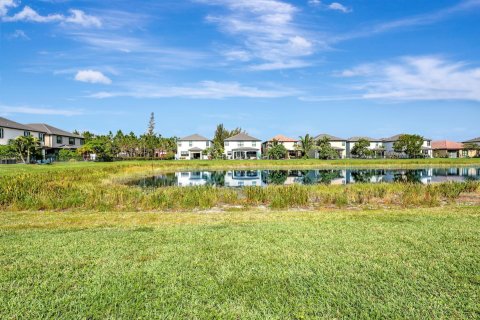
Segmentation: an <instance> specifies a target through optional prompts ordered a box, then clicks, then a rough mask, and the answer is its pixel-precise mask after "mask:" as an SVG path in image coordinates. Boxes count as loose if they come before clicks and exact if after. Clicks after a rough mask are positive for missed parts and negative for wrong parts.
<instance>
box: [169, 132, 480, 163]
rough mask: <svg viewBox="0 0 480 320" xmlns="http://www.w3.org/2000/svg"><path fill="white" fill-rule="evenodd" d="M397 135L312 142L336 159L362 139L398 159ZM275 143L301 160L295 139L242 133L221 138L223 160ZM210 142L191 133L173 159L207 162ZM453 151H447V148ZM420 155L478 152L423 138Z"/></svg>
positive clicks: (255, 154)
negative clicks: (327, 147) (326, 148)
mask: <svg viewBox="0 0 480 320" xmlns="http://www.w3.org/2000/svg"><path fill="white" fill-rule="evenodd" d="M401 136H402V135H401V134H398V135H395V136H392V137H389V138H380V139H379V138H371V137H351V138H348V139H344V138H340V137H336V136H333V135H329V134H319V135H317V136H316V137H315V138H314V141H315V142H316V141H319V140H322V139H324V138H327V139H328V141H329V143H330V145H331V147H332V148H333V149H335V150H336V151H337V152H338V157H339V158H340V159H345V158H351V157H352V153H351V151H352V149H353V147H354V146H355V144H356V143H358V141H360V140H362V139H364V140H367V141H368V142H370V145H369V146H368V149H369V150H371V151H372V153H373V155H374V156H373V157H375V158H386V157H402V156H404V155H402V154H398V153H396V152H395V151H394V143H395V142H396V141H397V140H398V139H399V138H400V137H401ZM274 142H275V143H279V144H282V145H283V146H284V147H285V148H286V149H287V157H288V158H290V159H295V158H300V157H302V156H303V155H302V152H301V151H300V150H299V143H300V141H299V140H298V139H294V138H290V137H286V136H284V135H277V136H275V137H272V138H271V139H269V140H267V141H264V142H262V141H261V140H260V139H258V138H255V137H252V136H250V135H248V134H245V133H240V134H237V135H235V136H233V137H230V138H228V139H225V142H224V157H225V159H233V160H240V159H260V158H262V155H263V156H265V155H266V154H267V153H268V149H269V148H271V147H272V146H273V145H274ZM465 143H474V144H477V145H478V146H480V137H479V138H476V139H472V140H469V141H465ZM212 144H213V141H212V140H211V139H209V138H206V137H204V136H201V135H198V134H193V135H190V136H187V137H184V138H181V139H179V140H178V144H177V155H176V159H179V160H195V159H208V158H209V156H208V154H207V150H208V149H209V148H210V147H212ZM453 146H454V147H455V149H453V150H452V149H451V147H453ZM437 148H439V149H438V150H437ZM422 153H423V155H424V156H425V157H426V158H432V157H434V156H436V157H451V158H460V157H475V156H478V151H475V150H467V149H465V148H464V144H463V143H453V142H450V141H448V142H447V141H432V140H431V139H425V140H424V142H423V145H422ZM309 157H311V158H318V157H319V154H318V150H312V151H311V152H310V154H309Z"/></svg>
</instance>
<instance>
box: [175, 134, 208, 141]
mask: <svg viewBox="0 0 480 320" xmlns="http://www.w3.org/2000/svg"><path fill="white" fill-rule="evenodd" d="M178 141H210V139H208V138H205V137H204V136H201V135H199V134H192V135H191V136H186V137H184V138H182V139H179V140H178Z"/></svg>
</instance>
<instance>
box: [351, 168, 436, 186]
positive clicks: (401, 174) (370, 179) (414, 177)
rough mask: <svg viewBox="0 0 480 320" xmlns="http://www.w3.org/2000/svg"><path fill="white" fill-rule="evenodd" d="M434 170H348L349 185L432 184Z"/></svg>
mask: <svg viewBox="0 0 480 320" xmlns="http://www.w3.org/2000/svg"><path fill="white" fill-rule="evenodd" d="M432 174H433V173H432V169H424V170H370V169H366V170H346V180H347V183H381V182H387V183H392V182H412V183H423V184H428V183H431V182H432Z"/></svg>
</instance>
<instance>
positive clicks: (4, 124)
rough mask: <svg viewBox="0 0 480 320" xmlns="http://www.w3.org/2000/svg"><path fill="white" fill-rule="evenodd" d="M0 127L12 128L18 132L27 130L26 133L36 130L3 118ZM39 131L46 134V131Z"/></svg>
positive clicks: (0, 120)
mask: <svg viewBox="0 0 480 320" xmlns="http://www.w3.org/2000/svg"><path fill="white" fill-rule="evenodd" d="M0 127H3V128H10V129H18V130H25V131H30V130H34V128H31V127H28V126H26V125H24V124H21V123H18V122H15V121H12V120H9V119H6V118H2V117H0ZM37 131H39V132H46V131H45V130H37Z"/></svg>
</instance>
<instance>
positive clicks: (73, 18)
mask: <svg viewBox="0 0 480 320" xmlns="http://www.w3.org/2000/svg"><path fill="white" fill-rule="evenodd" d="M0 1H1V0H0ZM0 8H1V6H0ZM2 20H3V21H5V22H18V21H27V22H37V23H49V22H61V23H65V24H72V25H80V26H82V27H101V26H102V22H101V21H100V19H99V18H97V17H94V16H90V15H87V14H85V12H83V11H81V10H76V9H72V10H70V15H69V16H64V15H61V14H57V13H55V14H49V15H46V16H42V15H41V14H39V13H38V12H37V11H35V10H34V9H32V8H30V7H29V6H25V7H23V9H22V10H21V11H20V12H17V13H16V14H14V15H13V16H4V17H3V18H2Z"/></svg>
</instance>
